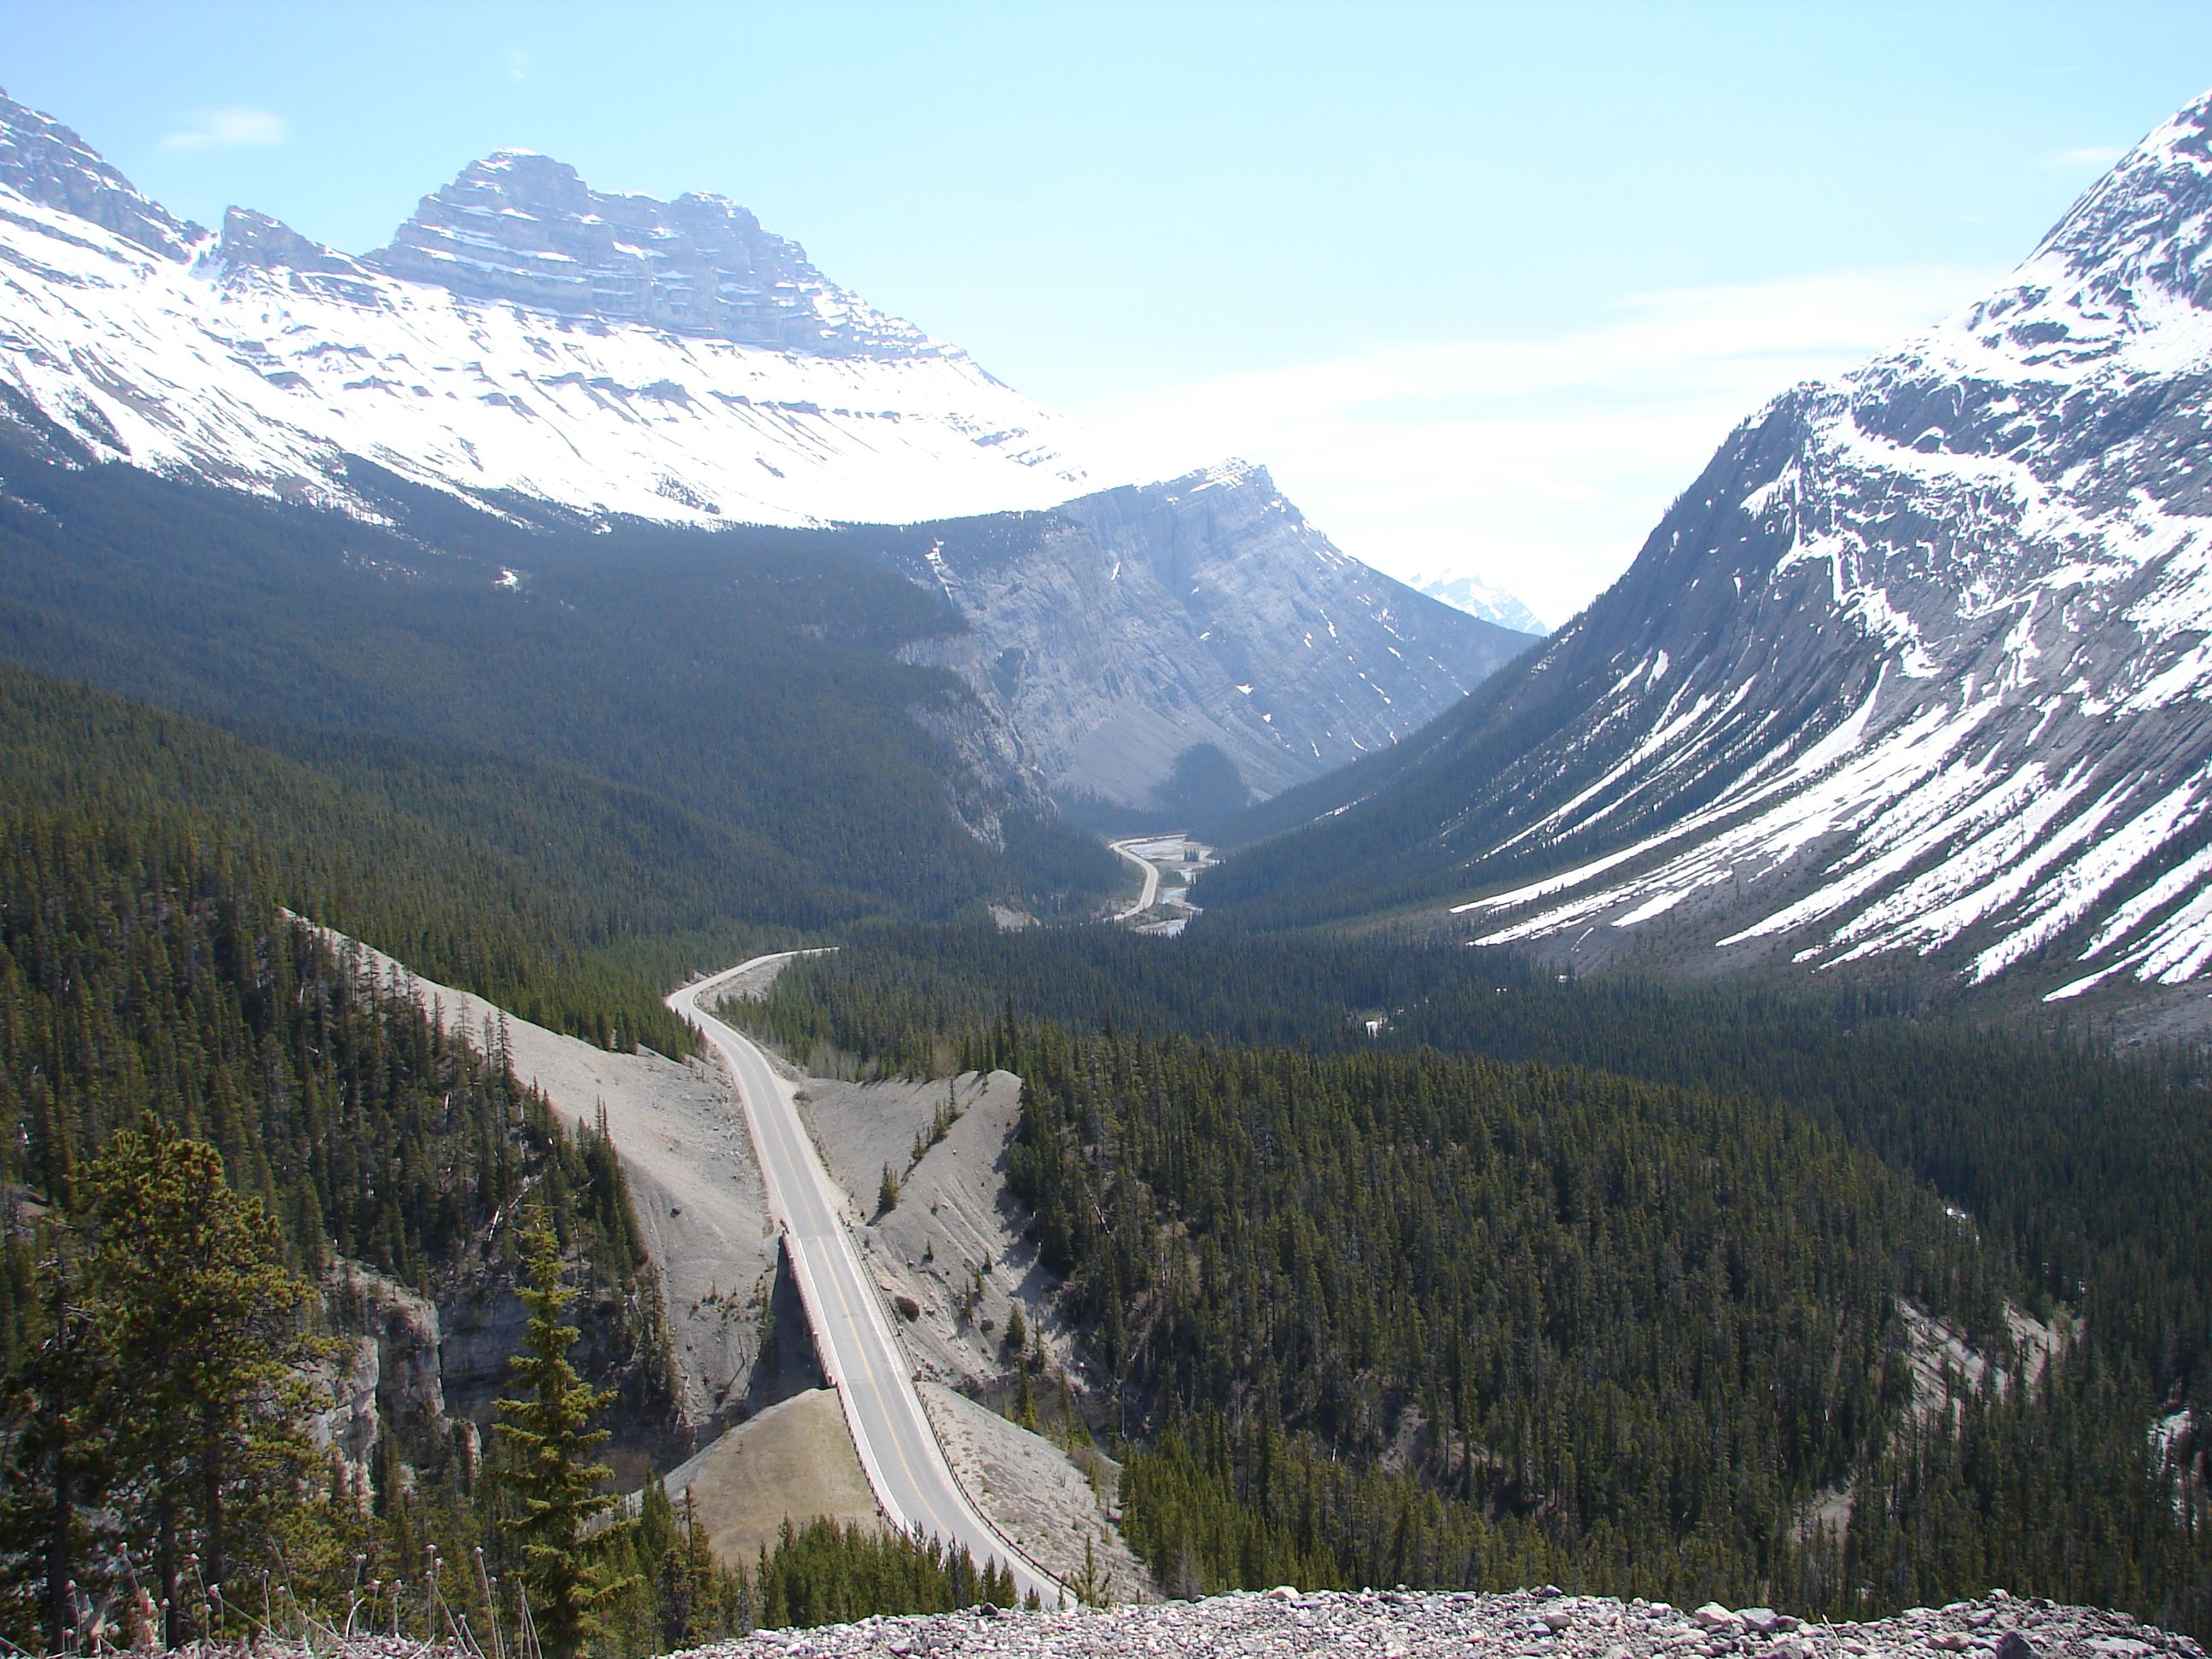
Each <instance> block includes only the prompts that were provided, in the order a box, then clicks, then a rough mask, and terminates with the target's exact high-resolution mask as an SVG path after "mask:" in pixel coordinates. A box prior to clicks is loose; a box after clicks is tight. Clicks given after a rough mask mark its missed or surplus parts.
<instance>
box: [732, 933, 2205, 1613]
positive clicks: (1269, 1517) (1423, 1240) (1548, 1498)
mask: <svg viewBox="0 0 2212 1659" xmlns="http://www.w3.org/2000/svg"><path fill="white" fill-rule="evenodd" d="M756 1018H757V1021H758V1023H759V1024H760V1025H761V1026H762V1028H763V1030H768V1031H769V1032H771V1033H774V1034H776V1035H778V1036H780V1037H781V1039H782V1040H783V1041H785V1042H788V1043H790V1044H792V1045H793V1046H794V1047H795V1048H799V1049H801V1050H805V1049H806V1048H821V1049H823V1050H827V1049H829V1048H837V1049H842V1050H844V1051H847V1052H848V1053H850V1054H872V1055H874V1056H876V1057H878V1061H879V1063H881V1064H883V1065H884V1066H888V1067H892V1068H897V1069H918V1068H924V1067H927V1066H930V1065H931V1064H933V1063H937V1062H939V1061H941V1060H944V1059H945V1045H946V1044H947V1042H948V1041H952V1042H954V1043H955V1046H956V1047H957V1050H958V1053H957V1058H958V1059H959V1060H962V1061H964V1062H968V1063H993V1064H1010V1065H1012V1066H1014V1068H1015V1069H1017V1070H1019V1071H1021V1072H1022V1073H1023V1074H1024V1078H1025V1079H1026V1080H1027V1083H1028V1087H1027V1088H1026V1090H1025V1092H1024V1116H1023V1126H1022V1138H1021V1142H1020V1145H1019V1146H1018V1150H1017V1153H1016V1157H1015V1161H1014V1164H1013V1167H1012V1179H1013V1182H1014V1184H1015V1186H1016V1188H1017V1190H1018V1191H1019V1192H1020V1193H1021V1194H1022V1195H1023V1196H1024V1199H1025V1200H1026V1201H1028V1202H1029V1203H1030V1205H1031V1206H1033V1208H1034V1210H1035V1212H1036V1225H1037V1226H1038V1228H1039V1230H1040V1237H1041V1239H1042V1243H1043V1244H1044V1247H1045V1249H1046V1250H1047V1253H1048V1256H1049V1257H1050V1259H1052V1260H1053V1261H1054V1262H1055V1263H1056V1265H1058V1266H1059V1267H1060V1268H1061V1269H1062V1270H1063V1271H1064V1272H1065V1273H1067V1275H1068V1279H1067V1285H1066V1292H1065V1295H1066V1309H1067V1311H1068V1312H1069V1314H1070V1316H1072V1317H1073V1318H1074V1319H1075V1320H1076V1321H1077V1322H1079V1326H1080V1327H1081V1328H1082V1329H1083V1330H1085V1332H1086V1333H1087V1336H1086V1340H1087V1341H1088V1343H1089V1344H1090V1351H1091V1353H1092V1355H1093V1356H1094V1358H1095V1359H1096V1361H1097V1363H1098V1364H1100V1365H1101V1366H1102V1367H1103V1368H1104V1370H1105V1371H1106V1372H1107V1373H1108V1374H1109V1375H1110V1376H1111V1378H1112V1379H1113V1380H1112V1383H1111V1386H1110V1387H1109V1389H1108V1395H1109V1401H1108V1403H1109V1407H1110V1409H1111V1411H1112V1412H1113V1413H1116V1414H1117V1415H1118V1420H1119V1422H1120V1423H1121V1425H1122V1426H1123V1427H1124V1428H1125V1429H1126V1430H1127V1431H1128V1432H1129V1433H1130V1434H1131V1435H1132V1436H1133V1438H1134V1439H1135V1441H1136V1443H1137V1444H1136V1447H1135V1449H1133V1451H1132V1452H1131V1455H1130V1461H1129V1462H1128V1465H1127V1468H1128V1475H1127V1485H1126V1486H1125V1492H1124V1500H1125V1508H1126V1510H1127V1525H1128V1528H1129V1530H1130V1534H1131V1536H1132V1538H1133V1540H1139V1541H1142V1545H1143V1547H1145V1548H1146V1550H1147V1551H1148V1552H1149V1553H1150V1559H1151V1560H1152V1563H1153V1565H1154V1567H1155V1569H1156V1571H1160V1572H1161V1573H1163V1575H1164V1577H1166V1579H1167V1580H1168V1582H1170V1583H1182V1584H1188V1585H1200V1584H1202V1585H1205V1586H1208V1587H1219V1586H1224V1585H1229V1584H1235V1583H1249V1584H1258V1583H1265V1582H1269V1581H1270V1580H1271V1579H1272V1578H1273V1577H1300V1578H1305V1579H1312V1580H1315V1581H1316V1582H1322V1581H1340V1582H1345V1583H1363V1582H1364V1583H1373V1582H1383V1583H1389V1582H1395V1581H1397V1580H1398V1579H1401V1578H1402V1579H1405V1580H1406V1581H1407V1582H1416V1581H1419V1582H1431V1583H1475V1584H1484V1585H1504V1584H1508V1583H1522V1582H1526V1581H1527V1580H1528V1579H1530V1578H1541V1577H1553V1578H1555V1579H1556V1580H1557V1581H1558V1582H1559V1583H1562V1584H1567V1583H1572V1584H1574V1585H1575V1586H1577V1587H1578V1588H1583V1589H1597V1590H1607V1591H1613V1592H1617V1593H1619V1594H1622V1595H1631V1594H1644V1595H1665V1596H1667V1597H1668V1598H1669V1599H1673V1600H1676V1601H1684V1600H1685V1599H1686V1598H1689V1599H1691V1600H1702V1599H1703V1598H1704V1597H1705V1596H1707V1595H1718V1596H1721V1597H1723V1599H1727V1598H1729V1597H1734V1598H1735V1599H1736V1600H1738V1601H1742V1600H1747V1599H1752V1600H1764V1599H1769V1598H1771V1599H1773V1600H1774V1601H1776V1602H1777V1603H1778V1604H1781V1603H1785V1602H1786V1603H1787V1604H1789V1605H1793V1606H1801V1607H1806V1608H1808V1609H1814V1610H1824V1611H1829V1612H1833V1613H1844V1612H1846V1611H1848V1612H1852V1613H1859V1612H1865V1611H1868V1610H1870V1609H1874V1608H1889V1607H1902V1606H1906V1605H1911V1604H1912V1603H1914V1602H1916V1601H1935V1600H1938V1599H1944V1598H1948V1597H1949V1596H1952V1595H1961V1594H1966V1593H1968V1592H1969V1591H1977V1590H1979V1589H1986V1588H1987V1587H1988V1585H1989V1584H1990V1583H2003V1584H2005V1585H2007V1586H2008V1588H2012V1589H2016V1590H2020V1591H2022V1592H2023V1593H2027V1592H2033V1593H2037V1594H2047V1595H2054V1596H2059V1597H2063V1598H2066V1599H2072V1600H2087V1601H2111V1602H2117V1603H2119V1604H2123V1605H2127V1606H2130V1607H2135V1608H2136V1609H2137V1610H2138V1611H2140V1612H2142V1613H2144V1614H2145V1615H2146V1616H2150V1617H2154V1618H2156V1619H2158V1620H2161V1621H2163V1622H2166V1623H2168V1624H2179V1625H2182V1626H2187V1627H2191V1628H2195V1629H2200V1630H2201V1629H2203V1628H2206V1627H2207V1626H2208V1624H2212V1549H2208V1547H2207V1543H2206V1539H2207V1537H2208V1535H2212V1534H2208V1532H2207V1529H2206V1520H2207V1516H2206V1507H2205V1505H2206V1486H2205V1480H2204V1475H2205V1469H2204V1463H2203V1451H2204V1446H2203V1434H2202V1430H2201V1427H2200V1426H2199V1425H2201V1423H2202V1421H2203V1406H2204V1404H2205V1403H2206V1396H2207V1376H2206V1371H2207V1338H2208V1334H2212V1333H2208V1325H2207V1310H2208V1308H2212V1297H2208V1291H2212V1251H2208V1246H2212V1237H2208V1235H2207V1232H2206V1226H2207V1223H2206V1221H2205V1218H2204V1217H2203V1206H2202V1202H2201V1194H2203V1191H2204V1190H2205V1182H2206V1181H2207V1179H2208V1178H2212V1170H2207V1169H2206V1167H2205V1160H2206V1157H2207V1153H2206V1150H2205V1149H2206V1147H2207V1146H2212V1136H2208V1134H2207V1133H2206V1131H2207V1129H2208V1127H2212V1101H2208V1097H2207V1095H2206V1093H2205V1091H2204V1090H2203V1088H2202V1087H2201V1086H2200V1085H2198V1084H2197V1083H2196V1082H2195V1081H2194V1080H2192V1079H2191V1077H2190V1076H2189V1075H2188V1074H2187V1073H2185V1072H2181V1071H2172V1070H2161V1069H2155V1068H2153V1067H2149V1066H2140V1065H2133V1064H2129V1063H2124V1062H2122V1061H2118V1060H2111V1059H2106V1058H2101V1057H2099V1056H2098V1055H2096V1054H2093V1052H2091V1051H2089V1050H2087V1049H2084V1048H2075V1047H2069V1046H2068V1045H2064V1044H2061V1043H2057V1042H2051V1041H2047V1040H2041V1039H2027V1038H2016V1037H2010V1036H2003V1035H2002V1034H1996V1033H1990V1032H1979V1033H1975V1032H1972V1031H1968V1030H1964V1029H1961V1028H1959V1027H1955V1026H1953V1025H1950V1024H1946V1023H1944V1022H1941V1021H1937V1020H1935V1019H1932V1018H1925V1017H1916V1015H1915V1013H1914V1011H1913V1010H1911V1008H1910V1007H1909V1006H1905V1005H1902V1004H1900V1003H1897V1002H1894V1001H1891V1002H1885V1001H1884V1000H1882V999H1880V998H1873V997H1867V996H1863V995H1861V996H1855V997H1844V998H1838V999H1836V1000H1832V1001H1829V1002H1826V1003H1808V1002H1802V1001H1792V1000H1787V999H1784V998H1780V997H1777V996H1773V995H1771V994H1756V993H1753V992H1750V991H1747V990H1744V989H1742V988H1740V987H1738V988H1731V989H1726V990H1722V991H1697V990H1687V989H1681V988H1669V987H1656V986H1650V985H1642V984H1638V983H1636V982H1634V981H1626V980H1619V981H1615V980H1607V981H1595V982H1583V983H1575V982H1566V983H1562V982H1561V981H1559V979H1558V978H1557V977H1556V976H1555V975H1551V974H1549V973H1542V972H1538V971H1536V970H1534V969H1532V968H1530V967H1528V965H1526V964H1518V963H1513V962H1511V961H1510V959H1503V958H1500V957H1498V955H1497V954H1496V953H1491V952H1485V953H1480V954H1477V953H1474V952H1469V951H1464V950H1446V949H1441V948H1426V949H1425V948H1418V947H1414V948H1408V947H1400V946H1391V945H1375V944H1365V945H1359V944H1339V945H1328V944H1319V945H1314V946H1312V947H1311V948H1309V949H1304V950H1293V949H1291V948H1289V947H1285V946H1283V945H1279V944H1276V943H1267V942H1253V941H1239V940H1236V939H1212V940H1207V939H1205V938H1204V937H1202V936H1201V937H1200V938H1199V939H1184V940H1177V941H1161V940H1146V939H1135V938H1132V937H1129V936H1127V935H1123V934H1118V933H1110V932H1108V931H1106V930H1079V931H1076V932H1062V933H1057V934H1053V935H1044V936H1038V935H1019V936H1003V937H1000V936H993V935H989V934H987V933H983V932H981V931H980V930H938V929H918V928H908V929H893V930H886V931H884V932H883V933H878V934H874V935H871V936H869V937H868V938H866V939H864V940H863V941H861V942H859V943H856V944H854V945H848V947H847V948H846V949H845V950H843V951H841V952H839V953H838V954H837V955H836V956H835V957H817V958H812V959H809V960H807V961H805V962H803V963H798V964H794V966H793V969H790V970H788V971H787V974H786V975H785V976H784V978H783V979H782V980H781V981H780V982H779V984H778V986H777V987H776V991H775V994H774V996H773V997H771V999H770V1000H769V1002H768V1003H767V1004H765V1005H764V1006H762V1007H761V1008H760V1009H759V1011H758V1012H757V1016H756ZM1370 1022H1373V1023H1374V1024H1375V1025H1376V1030H1373V1031H1372V1033H1371V1034H1370ZM1139 1032H1145V1033H1149V1035H1146V1036H1139V1035H1136V1034H1137V1033H1139ZM2007 1303H2010V1304H2012V1307H2013V1310H2014V1311H2013V1312H2012V1313H2011V1314H2010V1315H2007V1314H2006V1313H2005V1311H2004V1308H2005V1304H2007ZM1912 1310H1920V1312H1922V1313H1926V1314H1929V1315H1933V1316H1936V1318H1937V1319H1938V1320H1939V1321H1941V1322H1944V1323H1947V1324H1948V1325H1949V1326H1950V1327H1951V1328H1953V1329H1954V1330H1955V1331H1957V1332H1958V1333H1960V1334H1961V1335H1962V1336H1964V1338H1965V1339H1966V1344H1967V1348H1968V1349H1969V1350H1971V1351H1972V1352H1975V1353H1978V1355H1979V1356H1980V1358H1981V1359H1982V1360H1985V1361H1986V1362H1987V1369H1986V1370H1981V1371H1980V1372H1979V1375H1980V1377H1981V1381H1980V1382H1979V1383H1973V1382H1972V1381H1971V1380H1970V1378H1969V1376H1968V1371H1969V1370H1973V1369H1974V1368H1973V1367H1966V1360H1965V1358H1963V1357H1959V1358H1955V1359H1954V1364H1957V1365H1960V1366H1962V1367H1966V1369H1961V1370H1957V1371H1955V1372H1954V1375H1953V1376H1951V1377H1950V1379H1949V1380H1948V1382H1947V1383H1944V1384H1943V1385H1942V1387H1940V1388H1938V1389H1937V1392H1936V1399H1935V1400H1934V1401H1932V1402H1931V1401H1929V1400H1927V1399H1925V1398H1923V1400H1922V1401H1921V1404H1920V1407H1919V1408H1918V1409H1919V1411H1920V1412H1922V1413H1928V1412H1931V1411H1932V1412H1933V1413H1935V1414H1934V1415H1932V1416H1929V1417H1924V1418H1923V1417H1920V1416H1917V1415H1916V1414H1915V1413H1914V1412H1912V1411H1910V1410H1908V1409H1907V1401H1908V1400H1909V1399H1910V1397H1911V1394H1912V1389H1911V1383H1910V1381H1909V1377H1908V1372H1909V1370H1910V1368H1911V1365H1910V1362H1911V1360H1912V1358H1914V1357H1915V1356H1916V1355H1917V1358H1918V1359H1919V1361H1920V1363H1921V1364H1922V1365H1923V1367H1934V1368H1936V1370H1940V1368H1941V1364H1942V1362H1941V1359H1940V1357H1938V1356H1936V1355H1934V1354H1931V1353H1929V1352H1927V1351H1925V1340H1926V1338H1925V1333H1926V1330H1927V1327H1926V1326H1924V1325H1917V1322H1918V1321H1919V1314H1918V1313H1915V1312H1913V1311H1912ZM2021 1316H2033V1317H2035V1318H2039V1319H2042V1320H2047V1321H2049V1322H2051V1326H2052V1328H2054V1330H2055V1331H2056V1332H2057V1352H2056V1357H2055V1358H2052V1359H2051V1361H2050V1363H2049V1364H2048V1365H2047V1366H2045V1364H2043V1362H2042V1358H2041V1350H2040V1347H2039V1346H2038V1347H2036V1348H2033V1349H2029V1348H2023V1347H2021V1346H2020V1345H2019V1343H2018V1341H2017V1340H2016V1333H2017V1332H2018V1331H2019V1330H2021V1329H2027V1328H2029V1327H2027V1326H2025V1325H2023V1324H2021ZM1916 1325H1917V1328H1918V1329H1919V1331H1920V1333H1921V1334H1920V1335H1919V1336H1917V1337H1916V1336H1915V1335H1914V1334H1913V1331H1912V1328H1913V1327H1915V1326H1916ZM1934 1374H1935V1371H1931V1370H1923V1372H1922V1376H1923V1390H1924V1389H1925V1388H1926V1386H1927V1378H1928V1377H1929V1376H1931V1375H1934ZM1946 1400H1948V1401H1949V1404H1948V1407H1947V1406H1944V1405H1943V1403H1942V1402H1943V1401H1946ZM1844 1516H1849V1517H1850V1525H1849V1527H1848V1529H1847V1530H1840V1531H1839V1530H1838V1526H1839V1523H1840V1522H1841V1520H1842V1519H1843V1517H1844ZM1823 1519H1824V1520H1825V1522H1826V1530H1825V1531H1824V1528H1823V1527H1822V1526H1821V1525H1819V1524H1816V1522H1820V1521H1821V1520H1823Z"/></svg>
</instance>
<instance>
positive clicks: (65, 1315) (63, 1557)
mask: <svg viewBox="0 0 2212 1659" xmlns="http://www.w3.org/2000/svg"><path fill="white" fill-rule="evenodd" d="M68 1242H69V1241H67V1240H66V1239H65V1238H61V1237H58V1238H57V1241H56V1243H57V1246H58V1248H57V1249H56V1250H55V1252H54V1253H53V1254H52V1255H48V1256H47V1257H46V1259H44V1260H43V1261H40V1263H39V1264H38V1268H37V1276H36V1280H35V1283H36V1287H37V1290H38V1291H39V1298H38V1311H39V1312H40V1314H41V1315H43V1316H44V1317H43V1321H42V1323H41V1327H40V1329H39V1331H38V1333H37V1337H38V1340H36V1341H35V1342H32V1343H27V1344H25V1345H24V1346H25V1352H24V1354H23V1358H22V1359H21V1363H20V1364H17V1365H16V1366H15V1368H14V1369H13V1370H12V1371H10V1372H9V1374H8V1375H7V1376H5V1377H4V1378H0V1424H4V1425H7V1431H6V1432H4V1433H0V1553H5V1554H6V1555H7V1556H9V1557H10V1558H13V1559H16V1560H18V1561H20V1562H21V1563H23V1564H24V1565H31V1564H33V1563H35V1564H37V1565H36V1569H35V1571H36V1577H35V1578H32V1579H29V1580H28V1582H25V1581H20V1580H19V1581H18V1582H15V1583H9V1584H7V1585H5V1586H4V1587H0V1595H4V1596H6V1597H7V1599H9V1600H10V1601H19V1602H23V1603H28V1602H30V1601H36V1603H37V1606H38V1618H37V1620H36V1623H37V1624H38V1626H39V1627H40V1629H41V1630H43V1631H44V1632H45V1635H46V1646H47V1649H48V1650H49V1651H51V1652H55V1653H58V1652H60V1651H62V1650H64V1648H65V1647H67V1646H69V1645H70V1638H71V1637H72V1635H73V1633H74V1625H75V1622H76V1621H75V1619H74V1617H73V1612H72V1608H71V1600H72V1598H71V1596H70V1589H71V1588H72V1586H73V1583H74V1581H75V1575H76V1562H77V1560H78V1559H80V1557H81V1555H82V1553H84V1546H85V1543H86V1540H85V1538H84V1534H85V1531H86V1524H85V1523H86V1517H87V1516H88V1512H89V1511H90V1510H91V1509H92V1506H93V1505H94V1504H95V1503H96V1502H97V1501H98V1500H99V1499H100V1498H101V1497H102V1496H103V1495H104V1488H105V1485H106V1479H107V1477H108V1476H109V1474H110V1473H111V1471H112V1458H111V1456H110V1455H109V1454H110V1452H111V1451H112V1442H113V1435H112V1424H113V1421H114V1418H113V1414H112V1395H113V1384H114V1358H115V1356H114V1350H113V1349H112V1347H111V1346H109V1345H108V1343H107V1342H106V1340H105V1339H106V1334H105V1332H104V1331H103V1330H102V1328H101V1327H100V1322H99V1321H98V1320H96V1319H95V1318H94V1316H93V1313H92V1310H91V1309H90V1308H88V1306H86V1305H85V1303H84V1294H83V1291H84V1286H83V1285H82V1263H81V1262H79V1261H76V1260H74V1259H73V1258H72V1257H71V1256H70V1255H64V1253H63V1251H62V1249H61V1248H59V1247H60V1246H62V1245H64V1244H65V1243H68ZM25 1610H26V1611H27V1607H26V1609H25ZM11 1622H16V1623H22V1624H29V1623H31V1622H33V1621H32V1620H13V1621H11Z"/></svg>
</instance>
